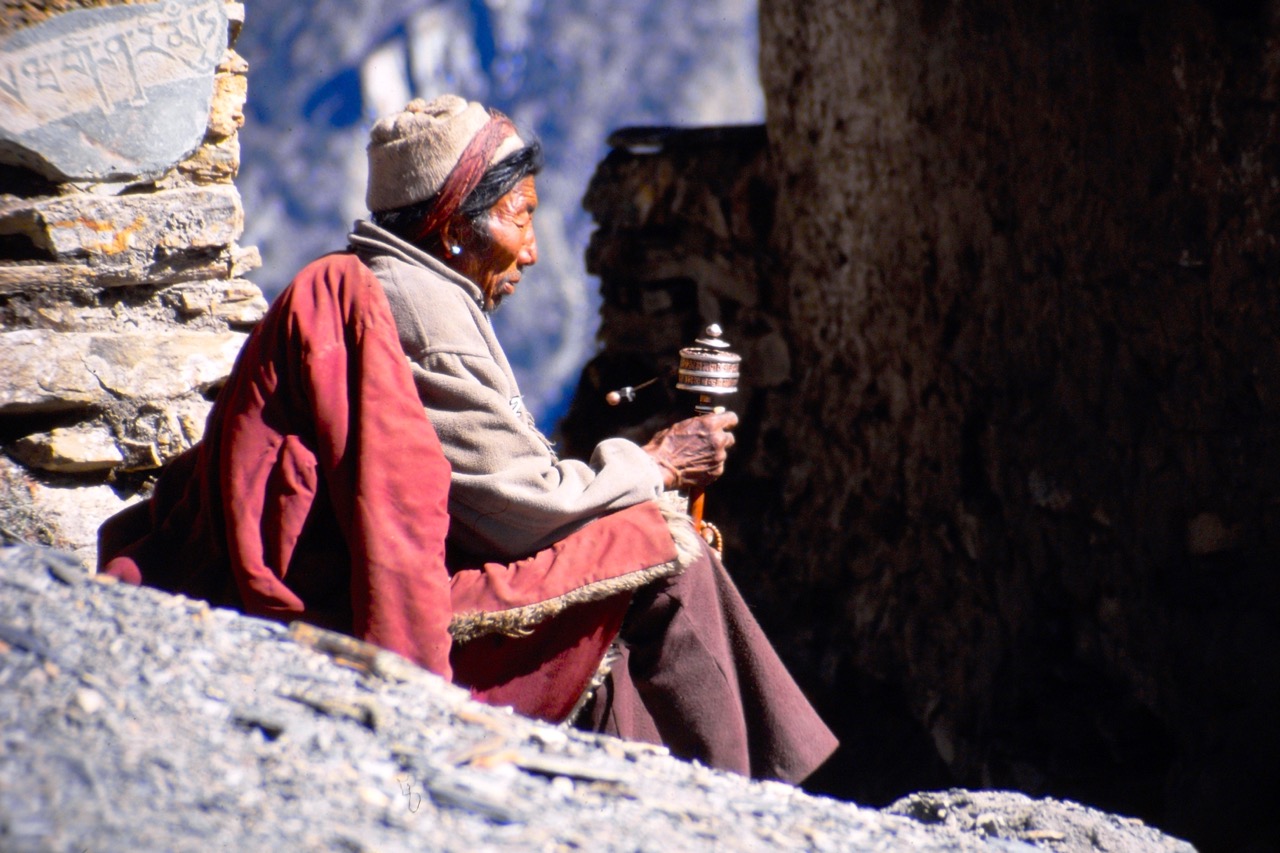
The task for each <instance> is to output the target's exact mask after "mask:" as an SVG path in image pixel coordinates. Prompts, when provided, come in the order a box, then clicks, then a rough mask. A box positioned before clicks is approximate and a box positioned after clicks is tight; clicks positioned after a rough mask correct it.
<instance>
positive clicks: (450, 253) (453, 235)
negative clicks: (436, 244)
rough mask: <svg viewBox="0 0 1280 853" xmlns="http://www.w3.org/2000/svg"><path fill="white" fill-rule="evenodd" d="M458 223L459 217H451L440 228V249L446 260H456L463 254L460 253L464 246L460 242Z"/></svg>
mask: <svg viewBox="0 0 1280 853" xmlns="http://www.w3.org/2000/svg"><path fill="white" fill-rule="evenodd" d="M457 221H458V220H457V217H453V216H451V217H449V220H448V221H447V222H445V224H443V225H441V226H440V248H441V250H442V251H443V252H444V254H445V257H446V258H456V257H457V256H458V255H460V254H462V253H461V252H460V251H459V250H460V249H461V248H462V245H461V244H460V243H459V242H458V231H459V228H458V226H457Z"/></svg>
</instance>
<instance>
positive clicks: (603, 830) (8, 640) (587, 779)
mask: <svg viewBox="0 0 1280 853" xmlns="http://www.w3.org/2000/svg"><path fill="white" fill-rule="evenodd" d="M294 636H295V635H291V633H290V631H289V630H288V629H287V628H286V627H285V626H283V625H279V624H276V623H273V622H268V621H264V620H260V619H253V618H249V617H245V616H242V615H240V614H238V613H235V612H233V611H230V610H225V609H218V608H211V607H209V606H208V605H207V604H206V603H204V602H201V601H195V600H191V599H187V598H183V597H181V596H174V595H169V594H167V593H163V592H160V591H158V590H153V589H147V588H137V587H132V586H128V585H124V584H118V583H111V582H110V579H108V578H101V577H96V576H92V575H90V574H89V573H87V572H86V571H85V570H84V569H83V568H82V567H81V566H80V565H79V563H78V562H77V561H76V560H75V559H74V558H71V557H69V556H67V555H65V554H62V553H60V552H57V551H52V550H48V549H41V548H32V547H26V546H20V547H11V548H0V850H4V851H13V853H25V851H72V853H81V851H138V850H166V851H185V850H200V851H206V850H223V849H227V850H231V849H234V850H251V851H252V850H289V851H293V850H325V851H330V850H337V851H374V850H377V851H397V850H443V851H453V850H457V851H464V850H465V851H469V853H474V851H477V850H520V851H531V850H547V851H551V850H556V851H559V850H575V849H590V850H593V851H594V850H602V851H612V850H619V851H623V850H625V851H681V850H707V849H712V848H714V849H716V850H728V851H738V850H741V851H754V850H760V851H766V850H767V851H777V850H783V851H785V850H816V851H823V850H831V851H836V850H839V851H872V850H920V851H970V850H983V851H1009V853H1013V851H1034V850H1055V851H1077V850H1079V851H1084V850H1103V849H1105V850H1112V851H1128V850H1134V851H1137V850H1162V851H1176V853H1186V851H1191V850H1192V848H1191V847H1190V846H1189V845H1186V844H1185V843H1183V842H1179V841H1177V840H1176V839H1172V838H1169V837H1168V836H1164V835H1161V834H1160V833H1158V832H1157V831H1155V830H1154V829H1151V828H1149V827H1147V826H1145V825H1143V824H1141V823H1140V822H1138V821H1132V820H1128V819H1124V818H1117V817H1115V816H1112V815H1105V814H1102V813H1100V812H1096V811H1093V810H1090V809H1086V808H1085V807H1083V806H1079V805H1077V804H1074V803H1061V802H1057V801H1051V800H1030V799H1028V798H1026V797H1024V796H1022V795H1021V794H1016V793H1009V792H985V791H984V792H966V791H950V792H938V793H932V794H917V795H913V797H912V798H907V799H906V800H903V801H901V802H900V803H897V804H895V805H894V806H892V807H890V808H889V809H887V810H885V811H883V812H882V811H877V810H874V809H866V808H860V807H858V806H857V805H854V804H852V803H844V802H838V801H835V800H831V799H825V798H821V797H814V796H810V795H808V794H806V793H804V792H802V791H800V790H799V789H797V788H794V787H792V786H789V785H784V784H781V783H775V782H752V781H749V780H747V779H744V778H742V777H739V776H735V775H732V774H726V773H720V772H717V771H714V770H711V769H708V768H706V767H703V766H700V765H698V764H696V763H688V762H684V761H679V760H677V759H674V758H672V757H670V756H669V755H667V754H666V753H665V751H664V750H662V749H660V748H655V747H650V746H647V745H641V744H630V743H625V742H623V741H619V740H616V739H613V738H607V737H598V736H592V735H587V734H583V733H580V732H576V731H570V730H564V729H561V728H558V727H555V726H550V725H547V724H544V723H539V722H535V721H532V720H528V719H524V718H521V717H518V716H516V715H514V714H512V713H510V712H509V711H507V710H505V709H500V708H490V707H487V706H484V705H480V704H477V703H475V702H472V701H471V700H470V699H469V697H468V696H467V694H466V692H465V691H463V690H461V689H459V688H457V687H454V686H452V685H449V684H446V683H445V682H443V681H442V680H440V679H439V678H437V677H436V676H434V675H432V674H430V673H427V672H425V671H423V670H421V669H419V668H417V667H414V666H413V665H411V664H409V663H408V662H406V661H404V660H403V659H400V658H397V657H395V656H394V655H391V654H390V653H388V652H379V653H378V654H377V655H376V656H374V657H372V658H368V659H366V660H365V661H364V665H363V666H359V665H356V666H352V665H343V663H342V662H341V661H339V660H337V659H335V658H334V657H333V656H331V655H329V654H325V653H322V652H319V651H316V650H314V649H313V648H312V647H311V645H308V644H304V643H302V642H299V641H297V640H295V639H294ZM296 636H301V635H296ZM348 663H352V661H348ZM355 663H357V664H358V661H357V662H355ZM1108 833H1109V834H1108ZM1126 845H1128V846H1126Z"/></svg>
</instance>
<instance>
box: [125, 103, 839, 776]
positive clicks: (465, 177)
mask: <svg viewBox="0 0 1280 853" xmlns="http://www.w3.org/2000/svg"><path fill="white" fill-rule="evenodd" d="M368 153H369V184H368V192H367V202H368V206H369V209H370V210H371V211H372V216H371V220H370V221H367V222H358V223H357V224H356V228H355V230H354V232H353V233H352V234H351V235H350V238H349V239H350V248H349V250H348V251H347V252H345V253H338V254H334V255H329V256H326V257H324V258H321V259H320V260H318V261H316V262H313V263H312V264H311V265H309V266H308V267H307V268H306V269H304V270H303V271H302V272H301V273H300V274H299V275H298V276H297V277H296V278H295V279H294V281H293V282H292V283H291V284H290V286H289V287H288V288H286V290H285V291H284V293H282V294H281V296H280V297H279V298H278V299H277V300H276V302H275V304H273V306H272V308H271V311H270V312H269V313H268V316H267V317H266V318H265V319H264V321H263V323H262V324H261V325H260V326H259V328H257V329H256V330H255V332H254V334H253V335H252V336H251V338H250V340H249V342H248V343H247V344H246V347H245V351H244V352H243V353H242V354H241V357H240V359H239V360H238V362H237V365H236V368H235V371H234V372H233V374H232V376H231V378H230V379H229V380H228V383H227V385H226V387H225V388H224V389H223V391H222V392H221V393H220V395H219V398H218V401H217V403H216V404H215V407H214V410H213V412H212V414H211V415H210V418H209V424H208V427H207V430H206V435H205V437H204V440H203V441H202V442H201V445H199V446H197V447H196V448H194V449H193V450H192V451H191V452H189V453H188V454H186V455H185V456H184V457H183V458H182V459H181V460H179V462H178V463H176V464H175V465H174V466H172V468H171V469H170V471H168V472H166V474H165V476H164V477H163V478H162V480H161V482H160V484H159V485H158V486H157V490H156V494H155V496H154V497H153V498H152V499H151V501H150V502H149V504H148V505H146V507H145V509H134V510H130V511H126V513H125V514H123V515H122V516H118V517H117V518H116V519H113V520H111V521H109V522H108V524H107V525H104V529H103V533H102V535H101V553H100V562H101V563H102V564H103V566H104V570H105V571H107V572H110V573H112V574H115V575H117V576H119V577H121V578H124V579H126V580H130V581H133V582H135V583H138V582H145V583H149V584H154V585H157V586H161V587H163V588H167V589H174V590H178V591H182V592H186V593H188V594H194V595H200V596H202V597H205V598H209V599H211V600H213V601H216V602H218V603H225V604H230V605H233V606H237V607H239V608H241V609H243V610H245V611H246V612H249V613H255V614H259V615H265V616H271V617H274V618H280V619H301V620H305V621H309V622H313V623H316V624H319V625H323V626H328V627H333V628H336V629H338V630H342V631H345V632H348V633H352V634H355V635H356V636H358V637H361V638H362V639H366V640H369V641H370V642H374V643H377V644H379V645H382V646H385V647H387V648H390V649H393V650H395V651H398V652H400V653H402V654H404V655H406V656H407V657H409V658H411V659H413V660H415V661H417V662H418V663H420V664H422V665H423V666H426V667H427V668H429V669H432V670H434V671H436V672H438V673H440V674H441V675H443V676H445V677H446V678H452V679H453V680H455V681H457V682H459V683H462V684H465V685H467V686H468V687H470V688H471V690H472V693H473V695H475V696H476V697H477V698H479V699H482V700H484V701H488V702H494V703H500V704H509V705H513V706H514V707H516V708H517V710H520V711H523V712H525V713H528V714H531V715H534V716H539V717H542V718H544V719H548V720H563V719H576V721H577V723H578V724H579V725H582V726H584V727H589V728H592V729H595V730H598V731H604V732H609V733H613V734H617V735H619V736H622V737H628V738H635V739H642V740H648V741H651V742H655V743H664V744H666V745H668V746H669V747H670V748H671V750H672V751H673V752H674V753H675V754H677V755H681V756H684V757H688V758H697V759H700V760H702V761H704V762H705V763H707V764H710V765H712V766H716V767H720V768H723V769H729V770H734V771H737V772H740V773H743V774H747V775H752V776H758V777H768V778H777V779H784V780H788V781H799V780H800V779H803V778H804V777H805V776H807V775H808V774H809V773H810V772H812V771H813V770H814V769H815V768H816V767H817V766H818V765H819V764H820V763H821V762H822V761H824V760H825V759H826V758H827V757H828V756H829V755H830V753H831V752H832V750H833V749H834V748H835V740H834V738H833V737H832V735H831V733H830V732H829V731H828V730H827V728H826V726H824V725H823V724H822V722H821V721H820V720H819V719H818V717H817V716H816V714H815V713H814V711H813V709H812V708H811V707H810V706H809V704H808V702H807V701H806V700H805V699H804V697H803V695H802V694H801V693H800V691H799V689H798V688H797V687H796V685H795V684H794V682H793V681H792V680H791V678H790V676H789V675H788V674H787V672H786V670H785V669H784V667H783V666H782V664H781V662H780V661H779V660H778V658H777V656H776V654H775V653H774V652H773V649H772V648H771V647H770V646H769V644H768V641H767V640H766V639H765V638H764V636H763V634H762V633H761V631H760V629H759V627H758V625H757V624H756V623H755V621H754V619H753V618H752V617H751V614H750V613H749V611H748V610H747V608H746V606H745V605H744V604H743V602H742V600H741V597H740V596H739V595H738V592H737V590H736V589H735V588H734V586H733V583H732V581H731V580H730V579H729V578H728V576H727V575H726V574H725V572H724V569H723V567H722V566H721V565H720V563H719V561H718V560H717V559H716V557H715V555H714V554H713V553H712V552H711V551H710V550H709V549H708V548H707V547H706V544H705V543H704V542H703V541H702V540H701V539H700V538H699V537H698V536H697V535H696V534H694V533H693V531H692V528H691V526H690V524H689V522H688V519H687V518H685V517H682V516H681V515H680V514H679V513H675V512H672V511H670V510H664V509H663V508H662V507H661V503H662V501H661V499H662V498H663V495H664V493H665V492H666V491H667V490H669V489H672V488H675V487H679V486H685V485H705V484H706V483H709V482H711V481H712V480H714V479H715V478H716V477H717V476H719V474H720V473H721V471H722V470H723V465H724V461H725V451H726V449H727V448H728V447H730V446H731V445H732V443H733V438H732V434H731V433H730V432H729V430H730V429H731V428H732V427H733V426H734V425H735V424H736V422H737V419H736V417H735V416H734V415H733V414H732V413H723V414H715V415H706V416H703V417H701V418H696V419H690V420H688V421H684V422H682V423H679V424H676V425H674V426H672V427H671V428H669V429H667V430H663V431H661V432H659V433H658V434H657V435H655V436H654V438H653V439H652V440H651V441H650V442H649V443H648V444H646V445H644V446H639V445H636V444H634V443H632V442H630V441H626V440H624V439H610V440H607V441H604V442H602V443H601V444H600V445H599V446H598V447H597V448H596V449H595V452H594V454H593V456H592V458H591V460H590V462H589V463H582V462H579V461H576V460H561V459H559V458H557V456H556V455H555V453H554V451H553V449H552V446H551V444H550V443H549V442H548V441H547V440H546V439H545V438H544V437H543V436H542V434H541V433H540V432H539V431H538V429H537V427H536V426H535V424H534V421H533V418H532V417H531V416H530V414H529V412H528V411H527V410H526V409H525V407H524V405H523V403H522V400H521V396H520V391H519V388H518V387H517V385H516V380H515V377H514V376H513V374H512V372H511V368H510V366H509V364H508V363H507V359H506V357H505V355H504V354H503V351H502V347H501V345H500V344H499V342H498V340H497V338H496V337H495V335H494V333H493V329H492V327H491V326H490V323H489V313H490V312H491V311H492V310H493V309H494V308H496V307H497V305H498V304H499V303H501V302H502V300H503V299H504V298H506V297H507V296H510V295H511V294H512V293H514V292H515V291H516V289H517V288H518V287H519V286H520V285H521V279H522V276H523V273H524V270H525V269H526V268H528V267H530V266H532V265H533V264H535V263H536V262H537V258H538V248H537V241H536V238H535V235H534V227H533V220H534V214H535V211H536V209H537V204H538V196H537V185H536V175H537V173H538V171H539V169H540V167H541V153H540V148H539V146H538V144H537V142H535V141H526V140H525V139H524V138H523V137H522V136H521V135H520V134H519V133H518V132H517V131H516V128H515V127H514V126H513V125H512V123H511V122H510V120H508V119H507V118H506V117H505V116H503V115H501V114H500V113H497V112H495V111H491V110H488V109H486V108H484V107H483V106H481V105H480V104H476V103H469V102H467V101H465V100H463V99H461V98H458V97H455V96H450V95H446V96H443V97H440V98H437V99H436V100H434V101H431V102H430V103H426V102H423V101H421V100H417V101H414V102H412V103H410V104H409V105H408V106H407V107H406V108H405V109H404V110H403V111H402V112H400V113H398V114H396V115H393V116H390V117H388V118H386V119H383V120H382V121H379V122H378V123H377V124H376V125H375V126H374V127H373V129H372V132H371V139H370V143H369V149H368ZM446 501H447V512H446ZM446 547H447V559H446V557H445V550H446Z"/></svg>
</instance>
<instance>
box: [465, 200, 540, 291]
mask: <svg viewBox="0 0 1280 853" xmlns="http://www.w3.org/2000/svg"><path fill="white" fill-rule="evenodd" d="M537 208H538V189H537V186H536V185H535V183H534V178H533V175H529V176H527V177H526V178H524V179H523V180H521V181H520V183H518V184H516V185H515V186H514V187H512V188H511V191H510V192H508V193H507V194H506V195H504V196H503V197H502V198H500V199H498V202H497V204H495V205H494V206H493V207H492V208H490V209H489V220H488V231H489V239H487V240H485V239H483V238H481V239H476V238H475V237H472V239H471V240H460V241H459V244H460V246H461V248H462V253H461V254H459V255H457V256H456V257H455V258H453V265H454V268H455V269H456V270H457V271H458V272H460V273H462V274H463V275H464V276H466V277H467V278H469V279H471V280H472V281H474V282H475V283H476V284H478V285H479V286H480V289H481V290H482V291H483V292H484V307H485V310H486V311H492V310H493V309H494V308H496V307H497V306H498V303H500V302H501V301H502V300H503V299H504V298H506V297H507V296H510V295H511V294H513V293H515V290H516V285H517V284H519V282H520V278H521V275H522V274H523V270H524V268H525V267H528V266H532V265H534V264H536V263H537V262H538V241H537V239H536V238H535V237H534V235H533V213H534V211H535V210H537ZM481 227H482V228H483V226H481Z"/></svg>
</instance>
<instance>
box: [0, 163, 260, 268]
mask: <svg viewBox="0 0 1280 853" xmlns="http://www.w3.org/2000/svg"><path fill="white" fill-rule="evenodd" d="M243 230H244V212H243V210H242V208H241V205H240V193H239V192H238V191H237V190H236V188H235V187H234V186H231V185H213V186H206V187H190V188H179V189H171V190H163V191H160V192H154V193H146V194H139V195H118V196H100V195H94V194H89V193H85V194H80V195H71V196H54V197H45V198H37V199H11V200H9V201H8V202H6V203H4V204H0V234H18V235H22V236H25V237H27V238H28V239H29V240H31V242H32V243H33V244H34V245H35V247H36V248H37V249H38V250H40V251H42V252H45V253H47V255H48V257H49V260H53V261H61V262H65V263H71V264H89V265H91V266H93V267H95V268H96V270H97V272H98V273H99V274H101V273H103V272H109V271H116V272H127V273H129V274H130V275H131V276H134V277H136V278H137V279H138V280H139V281H142V280H148V279H149V278H150V276H149V272H150V271H151V270H153V269H155V270H157V271H160V272H163V271H164V270H165V269H171V268H173V267H174V266H181V265H182V264H183V262H184V259H187V258H191V259H194V260H197V261H199V260H207V258H208V256H209V250H211V249H214V250H219V249H225V248H227V247H229V246H231V245H232V244H233V243H234V242H235V240H236V238H237V237H239V236H240V234H241V232H242V231H243Z"/></svg>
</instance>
